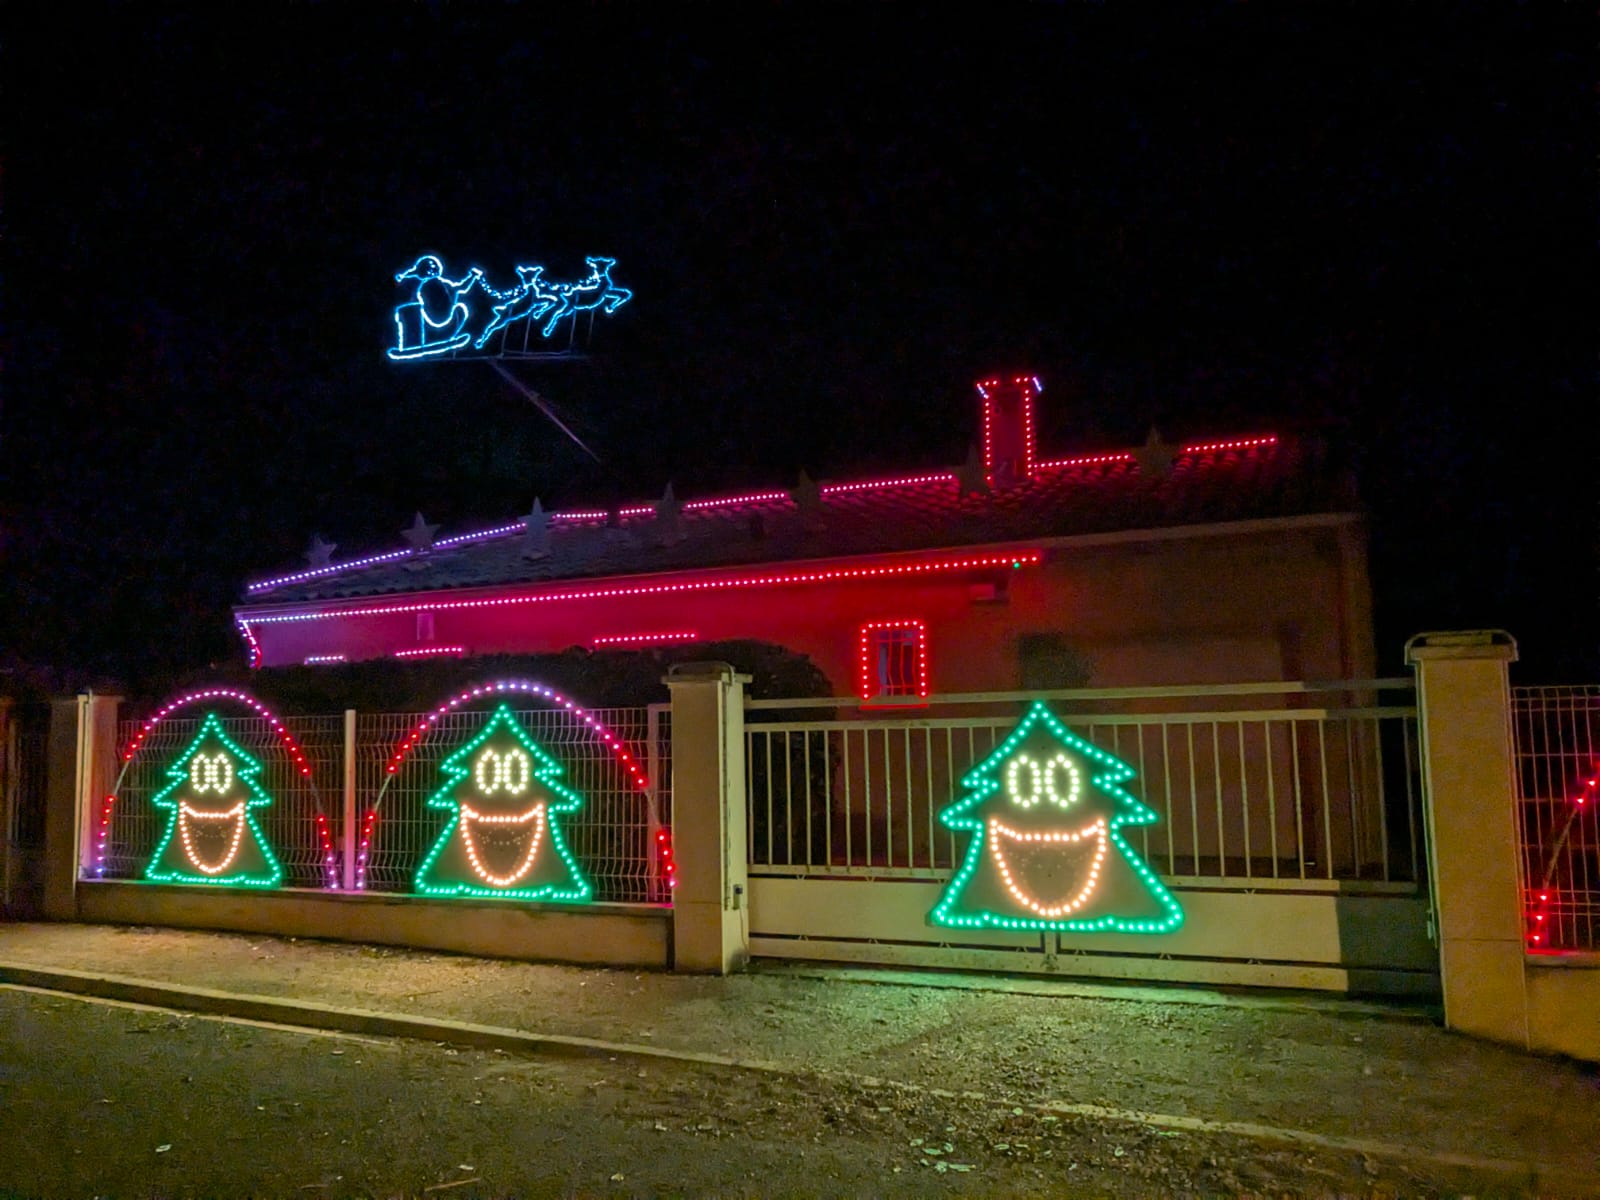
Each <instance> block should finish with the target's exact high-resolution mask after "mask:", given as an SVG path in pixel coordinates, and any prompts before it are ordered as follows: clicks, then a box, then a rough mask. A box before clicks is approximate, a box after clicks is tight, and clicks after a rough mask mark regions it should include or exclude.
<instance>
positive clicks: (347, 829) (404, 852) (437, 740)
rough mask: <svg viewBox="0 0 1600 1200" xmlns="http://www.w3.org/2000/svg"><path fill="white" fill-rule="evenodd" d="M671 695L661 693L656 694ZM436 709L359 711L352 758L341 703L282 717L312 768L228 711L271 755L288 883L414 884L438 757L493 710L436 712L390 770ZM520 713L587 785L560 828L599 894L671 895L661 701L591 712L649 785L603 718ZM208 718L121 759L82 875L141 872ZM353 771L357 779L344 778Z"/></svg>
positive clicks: (237, 736)
mask: <svg viewBox="0 0 1600 1200" xmlns="http://www.w3.org/2000/svg"><path fill="white" fill-rule="evenodd" d="M657 707H664V706H657ZM428 715H429V714H426V713H357V714H354V717H355V720H354V738H353V740H352V741H351V743H350V746H349V749H350V751H351V753H350V761H351V763H352V764H353V769H352V770H350V771H348V772H347V770H346V749H347V738H346V718H345V715H344V714H339V715H333V716H310V717H292V718H284V719H283V725H284V727H285V728H286V729H287V730H288V731H289V733H290V734H291V735H292V736H293V737H294V738H295V740H296V741H298V742H299V743H300V746H301V749H302V750H303V752H304V755H305V759H306V761H307V763H308V764H309V766H310V767H311V773H310V775H309V776H308V775H305V774H303V773H302V772H301V771H300V769H299V768H298V767H297V766H296V765H295V764H294V763H293V762H292V761H291V759H290V756H289V755H288V754H286V753H284V750H283V745H282V742H281V740H280V738H279V735H278V734H277V732H276V731H275V730H274V729H273V728H272V726H271V724H270V723H269V722H268V721H267V720H265V719H263V718H260V717H248V718H246V717H233V716H229V717H225V718H223V721H222V724H223V728H224V729H225V731H226V732H227V734H228V736H229V737H230V738H232V739H233V740H234V741H236V742H237V743H238V744H239V746H240V748H241V749H243V750H245V751H246V752H248V753H249V754H250V755H251V756H252V757H254V758H256V759H257V760H259V761H260V762H261V764H262V771H261V774H260V775H259V776H258V778H257V783H258V784H259V785H260V786H261V788H262V790H263V791H265V792H266V793H267V795H268V796H270V797H271V798H272V803H271V804H270V805H269V806H267V807H265V808H262V809H258V810H256V817H257V820H258V821H259V822H260V824H261V826H262V832H263V834H264V836H265V837H266V840H267V843H268V845H269V846H271V848H272V850H273V852H274V854H275V855H276V857H277V858H278V860H279V861H280V862H281V863H282V864H283V866H284V871H285V878H284V886H285V887H303V888H325V887H340V886H354V887H356V888H358V889H362V890H366V891H372V892H406V893H409V892H411V891H412V890H413V884H412V880H413V876H414V874H415V872H416V870H417V867H418V866H419V864H420V863H421V862H422V860H423V858H424V856H425V855H426V854H427V853H428V851H429V850H430V849H431V848H432V846H433V844H434V842H435V841H436V840H437V838H438V836H439V834H440V833H441V832H442V831H443V829H444V826H445V824H446V821H447V819H448V814H446V813H443V812H441V811H440V810H438V809H430V808H428V807H427V801H428V798H429V797H430V796H432V795H433V794H434V793H435V792H437V791H438V790H439V789H440V788H441V787H442V786H443V785H444V784H445V782H446V780H445V778H444V777H443V775H442V774H441V773H440V764H441V763H442V761H443V760H444V759H445V758H446V757H447V756H448V755H449V754H450V753H451V752H452V751H453V750H454V749H455V748H456V747H458V746H459V745H461V743H462V742H463V741H464V740H466V739H467V738H470V737H471V736H472V734H473V733H475V732H476V731H477V730H478V729H479V728H481V726H482V725H483V723H484V722H485V721H487V720H488V718H489V716H490V712H489V711H483V710H481V709H477V708H462V709H459V710H457V711H454V712H451V713H447V714H445V715H443V716H438V717H436V718H435V719H434V722H433V725H432V727H431V728H430V730H429V732H428V734H427V735H426V736H425V737H424V738H423V739H422V740H421V742H420V743H419V744H418V745H417V746H416V747H415V748H414V749H412V751H411V752H410V753H409V754H408V755H407V756H406V757H405V759H404V760H403V762H402V763H401V765H400V767H399V769H398V771H397V772H396V773H395V774H392V775H391V774H390V773H389V769H388V768H389V764H390V762H391V761H392V759H393V757H394V754H395V750H396V747H397V746H398V745H399V744H400V743H401V741H402V740H403V739H405V738H406V737H407V736H408V735H410V734H411V733H412V732H413V731H414V730H416V729H417V727H418V725H419V724H420V723H421V721H422V719H423V718H424V717H425V716H428ZM514 715H515V717H516V718H517V720H518V721H519V722H520V723H521V725H522V727H523V728H524V729H526V730H527V731H528V732H529V733H530V734H531V735H532V737H533V738H534V740H535V741H537V742H538V743H539V744H540V745H541V746H542V747H543V748H544V749H545V750H546V751H547V752H548V753H549V754H550V755H551V756H552V757H553V758H554V759H555V760H556V761H557V762H558V763H559V764H560V766H561V768H562V770H563V776H562V783H563V784H564V785H565V786H567V787H569V788H571V789H572V790H573V791H575V792H577V793H578V795H579V796H581V797H582V799H583V803H582V805H581V807H580V808H579V809H578V810H577V811H576V812H574V813H571V814H569V815H567V816H564V817H563V818H562V833H563V836H564V838H565V841H566V844H567V846H568V848H569V849H570V850H571V852H572V854H573V856H574V858H575V859H576V860H577V862H578V864H579V867H580V869H581V870H582V871H583V873H584V875H585V877H586V878H587V879H588V880H589V882H590V883H591V884H592V885H593V889H594V899H596V900H600V901H616V902H632V903H661V902H665V901H667V900H669V899H670V891H669V887H668V884H667V882H666V878H665V873H664V871H663V869H662V866H663V863H662V858H663V850H662V843H661V842H660V841H658V840H657V833H658V831H659V830H661V829H664V828H665V829H670V822H671V807H670V804H671V800H670V792H669V791H668V789H666V788H664V787H661V786H659V785H657V784H656V783H655V780H656V779H657V778H658V777H659V775H660V774H664V772H657V771H655V770H653V769H652V768H653V767H654V761H653V760H660V761H662V763H663V765H665V760H664V758H663V757H662V755H660V754H655V753H653V752H652V751H651V750H650V747H652V746H653V745H656V744H658V743H660V742H662V741H663V740H664V738H665V733H664V730H665V728H666V722H665V719H664V713H662V712H660V711H657V708H656V707H653V708H652V709H649V710H647V709H645V708H643V707H640V708H610V709H593V710H590V712H589V715H590V716H591V717H593V718H594V719H595V720H596V721H598V722H599V723H600V724H602V725H603V726H605V727H607V728H609V729H610V731H611V732H612V733H613V734H614V735H615V736H616V737H618V738H619V739H621V740H622V741H623V742H624V743H625V744H626V745H627V746H628V747H629V750H630V752H631V753H632V754H633V755H634V757H635V759H636V760H637V761H638V762H639V763H640V764H647V763H648V764H649V767H647V769H649V770H650V778H651V788H650V790H649V791H648V792H641V791H640V789H639V788H638V787H637V786H636V785H635V784H634V782H633V780H632V779H631V778H630V776H629V774H628V772H627V770H626V769H625V768H624V766H623V764H622V763H621V762H620V761H619V760H618V759H617V757H616V755H615V754H614V753H613V752H612V750H611V749H610V747H608V746H606V745H605V744H604V743H603V742H602V741H601V740H600V738H599V737H598V735H597V734H596V733H595V731H594V729H593V727H591V726H590V725H589V724H587V723H586V722H584V721H582V720H581V719H579V718H577V717H574V716H573V715H572V714H571V713H569V712H567V711H565V710H563V709H556V708H542V709H534V708H525V709H520V710H515V712H514ZM202 720H203V718H202V717H198V716H197V717H190V718H175V717H169V718H167V719H166V720H164V721H162V722H161V723H160V724H158V725H156V726H155V727H154V728H153V729H152V730H151V732H150V733H149V734H148V736H147V737H146V738H145V739H144V742H143V744H142V746H141V747H140V750H139V753H138V754H137V755H135V756H134V758H133V759H132V760H131V761H130V762H128V763H127V764H126V765H125V767H124V768H123V772H122V775H121V776H120V778H119V780H118V782H117V785H116V787H115V789H114V800H112V801H110V802H107V801H101V802H100V803H101V805H102V806H103V807H102V811H101V812H100V813H99V814H97V816H98V817H99V819H100V820H97V821H95V825H96V826H97V827H98V825H99V824H100V821H104V822H105V837H104V840H103V843H102V842H100V841H99V839H95V845H94V846H93V847H92V848H91V850H90V852H89V856H88V861H87V862H86V864H85V874H86V876H87V877H90V878H104V879H137V878H141V877H142V876H143V874H144V871H145V867H146V864H147V863H148V862H149V860H150V858H151V855H152V854H153V853H154V852H155V850H156V848H157V846H158V844H159V840H160V838H161V836H162V834H163V833H164V832H165V830H166V825H167V821H168V819H169V818H168V816H167V814H166V813H165V812H163V811H162V810H160V809H158V808H156V807H155V806H154V805H153V804H152V803H151V801H152V799H153V797H154V796H155V795H156V794H157V793H158V792H159V791H161V790H162V789H163V788H164V787H166V786H167V785H168V784H169V783H170V782H171V779H170V777H169V776H168V775H167V770H168V768H169V766H170V764H171V763H172V762H173V760H174V759H175V758H176V757H177V756H178V755H179V754H180V753H181V752H182V751H183V750H184V749H185V748H186V747H187V746H188V745H189V743H190V741H191V740H192V739H193V738H194V736H195V734H196V733H197V732H198V730H199V728H200V725H201V722H202ZM140 728H141V725H140V723H139V722H137V721H123V722H121V723H120V724H119V726H118V745H119V746H125V745H128V744H130V743H131V741H132V739H133V738H134V736H135V735H136V734H137V733H138V731H139V729H140ZM347 779H348V780H349V781H350V786H347V783H346V781H347ZM347 862H348V866H347V865H346V864H347Z"/></svg>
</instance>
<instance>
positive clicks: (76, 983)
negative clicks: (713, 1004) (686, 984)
mask: <svg viewBox="0 0 1600 1200" xmlns="http://www.w3.org/2000/svg"><path fill="white" fill-rule="evenodd" d="M6 984H10V985H14V986H18V987H29V988H41V989H43V990H46V991H52V992H66V993H69V994H71V995H76V996H94V997H97V998H99V999H104V1000H120V1001H123V1002H126V1003H130V1004H147V1005H151V1006H153V1007H157V1008H171V1009H178V1010H180V1011H184V1012H194V1013H203V1014H206V1015H210V1016H223V1017H236V1018H239V1019H242V1020H247V1021H269V1022H272V1023H274V1024H278V1025H297V1026H300V1027H302V1028H306V1029H327V1030H336V1031H338V1032H340V1033H361V1034H368V1035H373V1036H377V1037H398V1038H416V1039H418V1040H420V1041H427V1042H448V1043H450V1044H451V1045H455V1046H469V1047H472V1048H473V1049H478V1050H507V1051H514V1052H518V1053H522V1054H550V1055H559V1056H564V1057H568V1058H634V1059H649V1060H652V1061H656V1062H660V1061H663V1060H667V1061H672V1062H683V1063H693V1064H696V1065H699V1066H709V1067H733V1068H738V1069H741V1070H755V1071H766V1072H771V1073H777V1074H786V1075H792V1074H801V1073H803V1072H800V1071H798V1070H795V1069H792V1068H788V1067H784V1066H782V1065H781V1064H778V1063H772V1062H765V1061H762V1060H759V1059H748V1058H730V1057H728V1056H727V1055H723V1054H707V1053H703V1052H701V1051H696V1050H670V1049H667V1048H665V1047H661V1046H644V1045H639V1044H637V1043H634V1042H608V1041H602V1040H601V1039H599V1038H587V1037H578V1036H576V1035H573V1034H560V1033H530V1032H528V1031H527V1030H523V1029H508V1028H506V1027H504V1026H500V1025H474V1024H472V1023H470V1022H467V1021H452V1020H450V1019H449V1018H447V1017H419V1016H414V1015H411V1014H407V1013H390V1012H377V1011H374V1010H371V1009H363V1008H342V1007H338V1006H336V1005H331V1004H308V1003H306V1002H305V1001H303V1000H286V999H284V998H282V997H279V996H261V995H255V994H253V993H250V992H223V991H218V990H216V989H214V988H203V987H189V986H184V985H180V984H172V983H160V982H157V981H155V980H150V979H138V978H135V977H133V976H128V975H105V974H99V973H96V972H91V971H73V970H68V969H66V968H62V967H32V966H28V965H27V964H24V963H11V962H0V985H6Z"/></svg>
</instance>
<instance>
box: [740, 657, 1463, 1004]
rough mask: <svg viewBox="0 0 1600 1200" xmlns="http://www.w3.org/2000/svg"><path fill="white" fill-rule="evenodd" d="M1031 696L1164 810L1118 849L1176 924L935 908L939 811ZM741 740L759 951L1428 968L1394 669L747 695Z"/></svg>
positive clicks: (1411, 735)
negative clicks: (1008, 689) (968, 915)
mask: <svg viewBox="0 0 1600 1200" xmlns="http://www.w3.org/2000/svg"><path fill="white" fill-rule="evenodd" d="M1035 699H1044V700H1046V701H1047V702H1048V703H1049V704H1050V706H1051V708H1052V709H1053V711H1054V712H1055V713H1056V715H1057V716H1058V717H1060V718H1061V719H1062V720H1063V721H1064V722H1065V723H1066V724H1067V725H1068V726H1069V727H1070V728H1071V729H1072V731H1073V732H1074V733H1075V734H1077V735H1078V736H1080V737H1082V738H1084V739H1085V740H1086V741H1088V742H1089V743H1090V744H1092V745H1093V746H1096V747H1098V748H1100V749H1103V750H1106V751H1108V752H1110V753H1111V754H1113V755H1115V756H1117V757H1118V758H1119V759H1121V760H1122V761H1123V762H1125V763H1127V764H1128V765H1129V766H1130V767H1132V768H1133V770H1134V771H1135V772H1136V777H1135V779H1134V781H1133V782H1131V783H1129V784H1128V785H1127V786H1128V788H1129V789H1130V790H1132V791H1133V792H1134V794H1135V795H1137V796H1139V797H1140V798H1141V799H1142V800H1143V802H1144V803H1145V804H1146V805H1148V806H1149V807H1150V808H1152V809H1154V810H1155V811H1156V813H1157V814H1158V816H1159V818H1160V819H1159V820H1158V821H1157V822H1156V823H1155V824H1151V825H1145V826H1141V827H1138V828H1137V829H1130V830H1129V831H1128V838H1129V842H1130V844H1131V845H1132V846H1133V848H1134V849H1135V850H1136V851H1137V852H1138V853H1139V854H1140V855H1141V856H1142V857H1143V859H1144V861H1145V862H1146V863H1148V864H1149V866H1150V867H1151V868H1152V869H1153V870H1154V871H1155V872H1156V873H1157V874H1158V875H1160V876H1161V877H1163V878H1164V880H1165V881H1166V883H1167V885H1168V886H1169V887H1171V888H1172V889H1173V890H1174V891H1175V892H1176V893H1177V894H1178V895H1179V898H1180V901H1181V903H1182V904H1183V906H1184V907H1185V909H1186V910H1187V911H1188V913H1189V920H1188V921H1187V922H1186V923H1185V925H1184V927H1183V928H1182V929H1181V930H1179V931H1178V932H1177V933H1174V934H1172V935H1169V936H1164V937H1162V938H1159V939H1156V938H1145V939H1141V938H1140V937H1139V936H1137V935H1116V934H1095V935H1071V934H1038V933H1031V934H1018V933H999V932H981V933H971V932H957V931H954V930H949V929H937V928H934V927H932V926H931V925H930V924H929V923H928V920H927V913H928V911H929V909H930V908H931V907H932V905H933V903H934V901H935V899H936V898H937V896H938V894H939V892H940V890H941V889H942V887H943V885H944V883H945V881H946V880H948V879H949V877H950V874H951V871H952V867H953V864H954V863H955V862H956V861H958V858H959V855H960V851H961V847H960V845H959V844H958V842H957V838H956V836H955V834H953V833H952V832H951V831H949V830H948V829H946V828H945V827H944V826H943V825H942V823H941V822H940V820H939V813H940V811H941V810H942V809H943V808H944V807H946V806H947V805H949V804H951V803H952V802H953V801H954V800H955V798H956V797H957V795H958V794H959V790H960V786H961V779H962V777H963V775H965V774H966V772H967V770H968V769H969V768H971V767H972V766H973V765H974V764H976V763H977V762H980V761H982V760H983V759H984V758H985V757H987V756H988V755H989V754H990V753H991V752H992V751H993V750H994V748H995V747H996V746H997V745H999V744H1000V742H1001V741H1002V740H1003V739H1004V738H1005V737H1006V735H1007V734H1008V733H1009V731H1010V730H1011V729H1012V728H1013V727H1014V726H1015V724H1016V722H1017V721H1018V719H1019V717H1020V716H1021V714H1022V712H1023V711H1024V710H1025V708H1026V706H1027V705H1028V704H1029V703H1031V702H1032V701H1033V700H1035ZM746 751H747V752H746V786H747V790H748V797H749V809H748V813H747V818H748V831H749V846H748V851H749V869H750V874H751V944H752V949H753V950H754V951H756V952H758V953H765V954H776V955H783V956H794V957H835V958H837V957H842V958H847V959H852V960H857V961H879V962H896V963H907V962H909V963H921V964H928V965H974V966H980V965H981V966H992V965H1001V966H1004V967H1006V968H1007V969H1023V970H1072V971H1075V972H1077V971H1088V972H1089V973H1097V974H1131V975H1136V976H1138V975H1142V976H1144V977H1161V978H1201V979H1207V980H1214V981H1227V980H1234V981H1242V982H1243V981H1254V982H1267V983H1286V984H1292V985H1294V986H1313V987H1347V986H1350V985H1351V973H1352V972H1353V971H1362V972H1377V973H1380V974H1388V975H1390V976H1411V977H1414V978H1412V979H1411V980H1410V983H1411V984H1417V985H1424V986H1425V981H1424V977H1426V979H1427V981H1431V979H1432V976H1433V972H1434V971H1435V970H1436V964H1435V959H1434V956H1433V954H1432V950H1431V947H1430V946H1429V945H1428V942H1427V937H1426V913H1425V904H1424V901H1423V899H1422V895H1421V888H1422V881H1423V880H1424V879H1425V878H1426V875H1425V871H1424V869H1423V862H1422V856H1423V850H1422V842H1421V836H1420V830H1421V809H1420V784H1419V773H1418V755H1417V737H1416V711H1415V707H1414V703H1413V692H1412V683H1411V681H1410V680H1409V679H1388V680H1370V681H1354V682H1341V683H1336V684H1328V685H1322V684H1304V683H1268V684H1238V685H1229V686H1221V687H1213V688H1176V687H1174V688H1147V689H1093V690H1075V691H1056V692H1040V693H1026V694H1024V693H1000V694H986V695H963V696H948V697H942V698H934V699H933V700H932V701H931V702H930V704H929V705H928V707H926V708H925V709H919V710H917V711H916V713H915V714H906V713H903V712H902V713H885V712H883V711H881V710H880V711H877V712H874V711H872V710H871V709H870V708H864V707H862V706H861V705H860V704H859V703H858V702H855V701H847V700H839V699H834V700H824V701H779V700H772V701H752V702H750V703H748V704H747V705H746ZM1386 926H1387V933H1386V930H1385V927H1386ZM1131 957H1138V958H1142V959H1144V960H1145V961H1144V962H1143V963H1142V964H1135V963H1132V962H1131V961H1129V959H1130V958H1131ZM1112 959H1121V960H1122V963H1121V966H1120V967H1119V966H1118V965H1117V963H1115V962H1113V961H1112ZM1185 961H1187V964H1188V965H1186V966H1185V965H1183V963H1184V962H1185ZM1402 985H1403V986H1405V985H1404V981H1402Z"/></svg>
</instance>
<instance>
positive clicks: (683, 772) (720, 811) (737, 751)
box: [666, 663, 750, 975]
mask: <svg viewBox="0 0 1600 1200" xmlns="http://www.w3.org/2000/svg"><path fill="white" fill-rule="evenodd" d="M748 682H750V677H749V676H748V675H740V674H738V673H737V672H736V671H735V670H734V669H733V668H732V667H731V666H729V665H728V664H727V663H683V664H680V665H679V666H676V667H673V668H672V672H671V674H669V675H668V676H667V678H666V684H667V688H668V690H669V691H670V692H671V693H672V855H673V859H674V861H675V862H676V864H677V872H676V873H677V879H678V886H677V887H676V888H675V889H674V891H673V896H672V947H673V951H672V965H673V970H675V971H694V972H709V973H711V974H716V975H725V974H727V973H728V972H729V971H736V970H738V969H739V968H741V967H743V966H744V964H745V962H746V961H747V960H748V959H749V957H750V915H749V914H750V910H749V904H748V901H749V894H748V881H747V878H746V873H747V866H748V864H747V855H746V850H745V841H746V836H745V787H744V685H745V684H746V683H748Z"/></svg>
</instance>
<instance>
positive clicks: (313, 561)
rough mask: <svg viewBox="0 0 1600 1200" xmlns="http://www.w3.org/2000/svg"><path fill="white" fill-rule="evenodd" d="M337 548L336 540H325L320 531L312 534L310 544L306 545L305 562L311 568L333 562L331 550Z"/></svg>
mask: <svg viewBox="0 0 1600 1200" xmlns="http://www.w3.org/2000/svg"><path fill="white" fill-rule="evenodd" d="M338 548H339V543H338V542H325V541H323V540H322V535H321V534H320V533H317V534H313V535H312V537H311V545H310V546H308V547H306V562H307V563H309V564H310V565H311V566H312V567H313V568H315V567H326V566H329V565H330V564H331V563H332V562H333V552H334V551H335V550H337V549H338Z"/></svg>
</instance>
